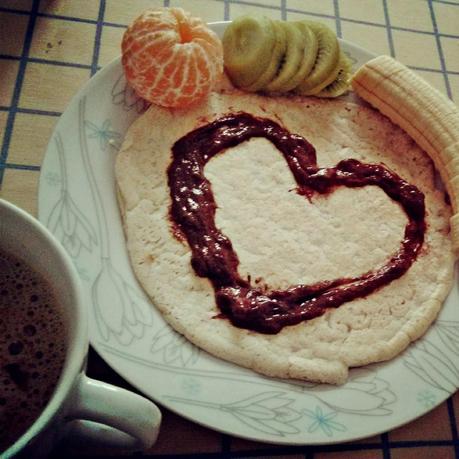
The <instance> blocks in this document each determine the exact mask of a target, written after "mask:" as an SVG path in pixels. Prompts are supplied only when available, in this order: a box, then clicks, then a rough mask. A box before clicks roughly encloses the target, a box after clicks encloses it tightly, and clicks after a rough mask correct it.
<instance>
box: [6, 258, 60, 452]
mask: <svg viewBox="0 0 459 459" xmlns="http://www.w3.org/2000/svg"><path fill="white" fill-rule="evenodd" d="M65 342H66V340H65V327H64V323H63V321H62V317H61V314H60V313H59V305H58V304H57V301H56V298H55V296H54V293H53V290H52V287H51V285H50V284H49V283H48V281H47V280H46V279H44V278H43V276H42V275H40V274H38V273H37V272H36V271H34V270H33V269H32V268H31V267H30V266H28V265H27V264H26V263H24V262H23V261H22V260H20V259H18V258H16V257H13V256H11V255H10V254H6V253H5V252H3V251H2V252H0V452H1V451H3V450H5V449H7V448H8V447H9V446H11V445H12V444H13V443H14V442H15V441H16V440H17V439H18V438H19V437H20V436H21V435H22V434H23V433H24V432H25V431H26V430H27V429H28V428H29V427H30V426H31V425H32V423H33V422H34V421H35V420H36V419H37V418H38V416H39V415H40V413H41V411H42V410H43V409H44V407H45V406H46V404H47V402H48V401H49V399H50V397H51V395H52V393H53V390H54V388H55V386H56V384H57V382H58V379H59V375H60V373H61V369H62V367H63V364H64V359H65Z"/></svg>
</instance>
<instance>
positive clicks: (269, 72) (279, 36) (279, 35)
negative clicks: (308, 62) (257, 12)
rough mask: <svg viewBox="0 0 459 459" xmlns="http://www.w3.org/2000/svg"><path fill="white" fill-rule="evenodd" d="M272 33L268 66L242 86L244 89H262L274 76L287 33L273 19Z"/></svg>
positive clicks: (283, 49)
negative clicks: (248, 83) (272, 45)
mask: <svg viewBox="0 0 459 459" xmlns="http://www.w3.org/2000/svg"><path fill="white" fill-rule="evenodd" d="M273 27H274V33H275V35H276V41H275V43H274V48H273V51H272V57H271V61H270V62H269V65H268V67H267V68H266V69H265V71H264V72H263V73H262V74H261V75H260V77H259V78H258V79H257V80H256V81H255V82H254V83H252V84H251V85H249V86H246V87H244V88H243V89H245V90H246V91H259V90H260V89H263V88H264V87H265V85H266V84H268V83H269V82H270V81H271V80H272V79H273V78H274V77H275V76H276V73H277V71H278V69H279V67H280V65H281V63H282V59H283V57H284V55H285V51H286V49H287V35H286V33H285V29H284V28H283V27H282V26H281V25H280V23H279V21H273Z"/></svg>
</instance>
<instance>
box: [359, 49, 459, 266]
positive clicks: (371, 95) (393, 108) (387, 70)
mask: <svg viewBox="0 0 459 459" xmlns="http://www.w3.org/2000/svg"><path fill="white" fill-rule="evenodd" d="M351 83H352V87H353V89H354V91H355V92H356V93H357V94H358V95H359V96H360V97H362V98H363V99H364V100H366V101H367V102H369V103H370V104H371V105H373V106H374V107H375V108H377V109H378V110H379V111H381V113H383V114H384V115H386V116H387V117H388V118H390V119H391V120H392V121H393V122H394V123H395V124H397V125H399V126H400V127H401V128H402V129H404V130H405V131H406V132H407V133H408V134H409V135H410V136H411V137H412V138H413V140H414V141H415V142H416V143H417V144H418V145H419V146H420V147H421V148H422V149H424V150H425V151H426V152H427V153H428V155H429V156H430V157H431V158H432V160H433V162H434V164H435V167H436V168H437V170H438V171H439V173H440V176H441V178H442V180H443V183H444V184H445V187H446V190H447V192H448V194H449V196H450V199H451V205H452V208H453V216H452V217H451V220H450V225H451V238H452V243H453V250H454V253H455V255H456V257H459V108H458V107H457V106H456V105H454V104H453V103H452V102H451V101H450V100H449V99H448V98H446V97H445V96H444V95H443V94H441V93H440V92H439V91H437V90H436V89H435V88H433V87H432V86H430V85H429V84H428V83H427V82H426V81H425V80H423V79H422V78H421V77H420V76H418V75H416V74H415V73H414V72H412V71H411V70H410V69H408V68H407V67H405V66H404V65H403V64H401V63H399V62H397V61H396V60H394V59H392V58H391V57H389V56H379V57H377V58H375V59H372V60H370V61H369V62H367V63H366V64H364V65H363V66H362V67H361V68H360V69H359V70H358V71H357V72H356V73H355V75H354V76H353V78H352V81H351Z"/></svg>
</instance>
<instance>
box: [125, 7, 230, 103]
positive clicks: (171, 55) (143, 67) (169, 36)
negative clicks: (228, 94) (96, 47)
mask: <svg viewBox="0 0 459 459" xmlns="http://www.w3.org/2000/svg"><path fill="white" fill-rule="evenodd" d="M121 50H122V59H121V62H122V65H123V68H124V73H125V75H126V79H127V80H128V82H129V83H130V85H131V86H132V87H133V88H134V90H135V91H136V92H137V94H138V95H139V96H140V97H142V98H144V99H146V100H148V101H149V102H153V103H155V104H157V105H161V106H164V107H184V106H187V105H190V104H192V103H194V102H196V101H198V100H199V99H201V98H203V97H204V96H206V95H207V94H209V92H210V91H211V90H212V88H213V87H214V85H215V83H216V82H217V81H218V79H219V78H220V76H221V75H222V73H223V50H222V44H221V41H220V39H219V38H218V37H217V35H216V34H215V33H214V32H213V31H212V30H210V29H209V28H208V27H207V25H206V24H205V23H204V22H203V21H202V20H201V19H200V18H196V17H193V16H191V15H190V14H189V13H186V12H185V11H184V10H183V9H181V8H161V9H158V10H147V11H145V12H144V13H143V14H142V15H141V16H139V17H138V18H137V19H136V20H135V21H134V22H133V23H132V24H131V25H130V26H129V27H128V29H127V30H126V32H125V33H124V36H123V41H122V43H121Z"/></svg>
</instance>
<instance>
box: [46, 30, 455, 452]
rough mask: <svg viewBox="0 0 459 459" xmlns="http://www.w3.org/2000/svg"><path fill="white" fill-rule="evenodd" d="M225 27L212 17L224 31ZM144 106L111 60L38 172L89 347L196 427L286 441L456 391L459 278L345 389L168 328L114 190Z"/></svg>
mask: <svg viewBox="0 0 459 459" xmlns="http://www.w3.org/2000/svg"><path fill="white" fill-rule="evenodd" d="M225 26H226V24H225V23H215V24H212V28H213V29H214V30H215V31H216V32H217V33H219V34H220V35H221V34H222V32H223V30H224V28H225ZM342 46H343V48H344V50H345V52H346V53H347V54H348V55H349V56H350V57H351V59H352V61H353V64H354V67H357V66H359V65H361V64H363V63H364V62H365V61H367V60H368V59H370V58H371V57H372V55H371V54H370V53H368V52H366V51H365V50H363V49H361V48H358V47H356V46H354V45H352V44H351V43H348V42H345V41H343V42H342ZM144 109H145V105H144V103H143V102H142V101H141V100H139V99H138V98H137V97H135V95H134V94H133V92H132V90H131V89H129V88H128V87H126V82H125V79H124V77H123V72H122V68H121V64H120V60H119V59H118V60H116V61H114V62H112V63H111V64H110V65H108V66H107V67H105V68H104V69H103V70H101V71H100V72H99V73H97V74H96V75H95V76H94V78H92V79H91V80H90V81H89V82H88V83H87V84H86V85H85V86H84V87H83V89H82V90H81V91H80V92H79V93H78V94H77V96H76V97H75V98H74V99H73V100H72V102H71V103H70V105H69V107H68V108H67V110H66V111H65V113H64V114H63V115H62V117H61V118H60V120H59V122H58V124H57V127H56V130H55V132H54V134H53V136H52V139H51V141H50V144H49V147H48V150H47V153H46V157H45V160H44V163H43V166H42V170H41V176H40V188H39V218H40V220H41V221H42V222H43V223H44V224H45V225H46V226H47V227H48V228H50V229H51V231H52V232H53V233H54V234H55V235H56V236H57V238H58V239H59V240H60V241H61V242H62V244H63V245H64V247H65V248H66V249H67V251H68V252H69V254H70V255H71V257H72V259H73V261H74V263H75V265H76V267H77V269H78V272H79V273H80V276H81V279H82V284H83V288H84V295H85V298H86V301H87V304H88V306H89V309H90V329H89V334H90V339H91V344H92V345H93V346H94V348H95V349H96V350H97V352H98V353H99V354H100V355H101V356H102V357H103V358H104V359H105V360H106V361H107V362H108V363H109V365H110V366H111V367H112V368H113V369H114V370H115V371H117V372H118V373H119V374H120V375H121V376H123V377H124V378H125V379H126V380H127V381H129V382H130V383H131V384H132V385H133V386H135V387H136V388H138V389H139V390H140V391H142V392H143V393H144V394H145V395H147V396H149V397H151V398H152V399H154V400H155V401H157V402H159V403H160V404H162V405H164V406H167V407H168V408H169V409H170V410H172V411H175V412H176V413H178V414H180V415H182V416H184V417H186V418H188V419H190V420H193V421H195V422H198V423H199V424H202V425H205V426H207V427H210V428H212V429H216V430H219V431H222V432H226V433H228V434H231V435H235V436H239V437H244V438H249V439H254V440H259V441H266V442H270V443H284V444H324V443H336V442H344V441H351V440H356V439H358V438H362V437H366V436H371V435H374V434H377V433H380V432H384V431H387V430H390V429H393V428H394V427H397V426H399V425H401V424H404V423H406V422H409V421H411V420H412V419H414V418H416V417H418V416H420V415H422V414H424V413H426V412H428V411H429V410H431V409H432V408H434V407H435V406H437V405H438V404H440V403H441V402H442V401H443V400H445V399H446V398H447V397H448V396H449V395H450V394H452V393H453V392H454V391H455V390H456V388H457V387H458V385H459V317H458V313H457V305H458V289H457V285H455V286H454V289H453V291H452V293H451V294H450V296H449V298H448V300H447V302H446V304H445V307H444V308H443V310H442V312H441V315H440V318H439V320H438V321H437V322H436V324H435V325H434V326H433V327H431V329H430V331H429V332H428V333H427V334H426V335H425V337H423V338H422V339H421V340H420V341H419V342H418V343H416V344H414V345H412V346H410V347H409V349H408V350H407V351H406V352H404V353H403V354H402V355H400V356H399V357H398V358H396V359H394V360H392V361H391V362H388V363H383V364H377V365H371V366H368V367H365V368H363V369H355V370H352V371H351V373H350V379H349V381H348V382H347V384H345V385H344V386H341V387H331V386H327V385H317V384H302V383H297V382H293V381H282V380H276V379H270V378H267V377H264V376H260V375H258V374H256V373H253V372H252V371H250V370H246V369H243V368H240V367H238V366H236V365H232V364H230V363H226V362H224V361H222V360H219V359H216V358H214V357H212V356H210V355H208V354H207V353H205V352H203V351H201V350H199V349H198V348H196V347H195V346H193V345H192V344H190V343H189V342H188V341H186V340H185V339H184V338H182V337H181V336H180V335H178V334H176V333H175V332H174V331H173V330H172V329H171V328H170V327H169V326H168V325H166V323H165V322H164V320H163V319H162V317H161V315H160V314H159V313H158V312H157V311H156V309H155V308H154V307H153V306H152V305H151V303H150V302H149V300H148V299H147V297H146V296H145V294H144V293H143V290H142V289H141V288H140V287H139V285H138V284H137V282H136V279H135V278H134V276H133V274H132V271H131V268H130V265H129V261H128V257H127V253H126V247H125V243H124V236H123V231H122V227H121V221H120V215H119V212H118V207H117V202H116V196H115V184H114V175H113V164H114V159H115V156H116V153H117V148H119V146H120V144H121V142H122V139H123V136H124V134H125V132H126V130H127V129H128V127H129V126H130V124H131V123H132V122H133V121H134V120H135V119H136V118H137V117H138V116H139V114H140V113H141V112H142V111H143V110H144ZM455 284H456V283H455Z"/></svg>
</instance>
